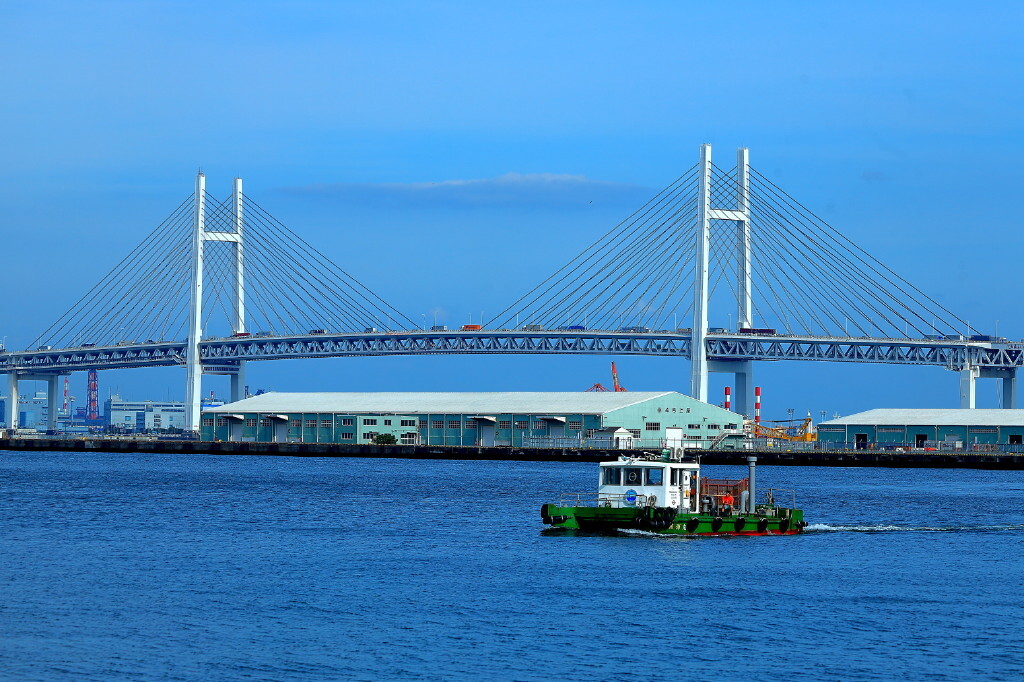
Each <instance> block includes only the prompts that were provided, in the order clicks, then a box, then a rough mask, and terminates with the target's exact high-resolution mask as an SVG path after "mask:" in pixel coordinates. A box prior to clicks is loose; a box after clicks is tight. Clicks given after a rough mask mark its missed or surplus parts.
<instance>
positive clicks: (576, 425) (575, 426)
mask: <svg viewBox="0 0 1024 682" xmlns="http://www.w3.org/2000/svg"><path fill="white" fill-rule="evenodd" d="M565 428H567V429H569V430H570V431H579V430H580V429H582V428H583V422H581V421H578V420H572V421H570V422H568V423H567V424H566V425H565Z"/></svg>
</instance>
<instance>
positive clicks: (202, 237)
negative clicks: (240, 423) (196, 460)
mask: <svg viewBox="0 0 1024 682" xmlns="http://www.w3.org/2000/svg"><path fill="white" fill-rule="evenodd" d="M231 217H232V220H231V227H232V230H231V231H227V230H218V231H207V229H206V176H205V175H204V174H203V172H202V171H200V172H199V173H197V174H196V193H195V234H194V235H193V238H192V286H191V292H190V298H189V318H188V347H187V350H186V368H187V378H186V386H185V410H186V412H185V428H186V429H187V430H193V431H198V430H199V420H200V413H201V406H202V395H203V372H204V370H203V365H202V361H201V359H200V354H199V343H200V341H202V336H203V263H204V254H205V250H206V243H207V242H226V243H228V244H230V245H231V250H232V256H233V257H232V259H231V262H232V263H233V266H234V267H233V273H232V277H231V279H232V282H230V287H229V288H228V291H229V292H230V296H231V297H232V306H231V309H232V319H231V328H232V332H233V333H234V334H239V333H242V332H244V331H245V249H244V244H243V235H244V225H245V221H244V214H243V210H242V179H241V178H235V179H234V182H233V183H232V189H231ZM206 373H207V374H225V373H227V374H230V376H231V402H235V401H236V400H241V399H242V397H243V395H242V391H243V387H244V386H245V361H244V360H241V361H239V362H238V364H237V366H235V367H231V368H225V367H223V366H218V367H217V369H216V370H213V369H207V370H206Z"/></svg>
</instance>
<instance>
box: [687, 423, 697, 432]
mask: <svg viewBox="0 0 1024 682" xmlns="http://www.w3.org/2000/svg"><path fill="white" fill-rule="evenodd" d="M686 428H688V429H690V430H691V431H696V430H697V429H699V428H700V424H687V425H686Z"/></svg>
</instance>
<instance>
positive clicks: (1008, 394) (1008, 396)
mask: <svg viewBox="0 0 1024 682" xmlns="http://www.w3.org/2000/svg"><path fill="white" fill-rule="evenodd" d="M978 378H980V379H999V381H1000V382H1001V388H1002V389H1003V409H1006V410H1015V409H1017V368H1015V367H982V368H981V369H979V370H978Z"/></svg>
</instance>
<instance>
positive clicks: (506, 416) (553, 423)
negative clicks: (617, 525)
mask: <svg viewBox="0 0 1024 682" xmlns="http://www.w3.org/2000/svg"><path fill="white" fill-rule="evenodd" d="M742 430H743V417H742V416H741V415H739V414H736V413H735V412H730V411H728V410H725V409H722V408H720V407H715V406H714V405H709V404H707V403H702V402H700V401H699V400H695V399H693V398H690V397H689V396H685V395H682V394H681V393H674V392H628V393H627V392H619V393H596V392H595V393H587V392H580V393H264V394H262V395H258V396H253V397H251V398H246V399H244V400H240V401H238V402H234V403H229V404H226V405H221V406H218V407H212V408H209V409H205V410H203V417H202V432H201V433H202V438H203V440H206V441H250V442H267V443H287V442H293V443H372V442H373V440H374V437H375V436H377V435H378V434H391V435H393V436H394V437H395V439H396V441H397V442H398V443H402V444H410V445H416V444H419V445H464V446H478V445H479V446H489V445H508V446H516V447H524V446H534V447H572V446H581V445H583V446H585V445H591V446H595V447H599V446H600V447H621V448H630V447H660V446H661V445H662V444H665V443H666V440H670V441H671V443H669V444H671V445H679V446H685V447H700V446H707V445H708V444H710V443H714V444H715V445H716V446H718V447H736V446H737V445H736V443H737V441H738V440H740V439H741V438H742Z"/></svg>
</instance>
